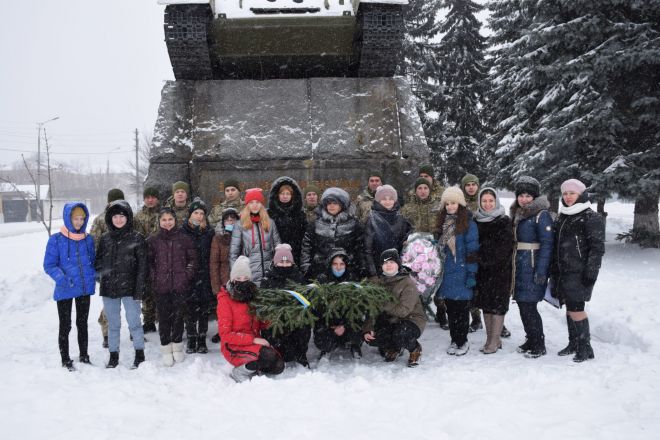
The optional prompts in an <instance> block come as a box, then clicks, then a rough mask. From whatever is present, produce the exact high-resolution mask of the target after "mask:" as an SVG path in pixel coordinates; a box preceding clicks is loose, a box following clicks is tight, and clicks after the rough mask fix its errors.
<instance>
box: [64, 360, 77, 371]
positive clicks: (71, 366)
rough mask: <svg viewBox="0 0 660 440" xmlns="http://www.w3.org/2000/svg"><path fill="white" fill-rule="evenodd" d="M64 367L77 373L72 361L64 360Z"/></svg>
mask: <svg viewBox="0 0 660 440" xmlns="http://www.w3.org/2000/svg"><path fill="white" fill-rule="evenodd" d="M62 366H63V367H64V368H66V369H67V370H69V371H76V367H74V366H73V361H72V360H71V359H62Z"/></svg>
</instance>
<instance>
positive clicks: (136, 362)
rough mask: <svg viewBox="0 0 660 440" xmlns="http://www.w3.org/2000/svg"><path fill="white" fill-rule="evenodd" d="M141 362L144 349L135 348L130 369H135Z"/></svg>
mask: <svg viewBox="0 0 660 440" xmlns="http://www.w3.org/2000/svg"><path fill="white" fill-rule="evenodd" d="M142 362H144V350H135V360H134V361H133V365H132V366H131V370H135V369H136V368H137V367H139V366H140V364H141V363H142Z"/></svg>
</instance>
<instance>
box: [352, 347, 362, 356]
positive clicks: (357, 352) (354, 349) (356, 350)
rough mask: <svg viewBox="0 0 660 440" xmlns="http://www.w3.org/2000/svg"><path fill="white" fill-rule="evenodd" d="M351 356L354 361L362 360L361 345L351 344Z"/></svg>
mask: <svg viewBox="0 0 660 440" xmlns="http://www.w3.org/2000/svg"><path fill="white" fill-rule="evenodd" d="M351 356H352V357H353V359H362V348H361V347H360V345H359V344H351Z"/></svg>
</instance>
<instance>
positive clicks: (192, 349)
mask: <svg viewBox="0 0 660 440" xmlns="http://www.w3.org/2000/svg"><path fill="white" fill-rule="evenodd" d="M186 353H188V354H192V353H197V335H188V346H187V347H186Z"/></svg>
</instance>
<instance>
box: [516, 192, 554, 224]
mask: <svg viewBox="0 0 660 440" xmlns="http://www.w3.org/2000/svg"><path fill="white" fill-rule="evenodd" d="M548 208H550V202H548V198H547V197H546V196H540V197H537V198H535V199H534V200H532V202H531V203H530V204H529V205H525V206H520V205H518V201H515V202H513V205H511V217H513V226H514V228H515V227H517V226H518V223H520V222H521V221H522V220H524V219H526V218H529V217H532V216H535V215H536V214H538V213H539V212H541V211H543V210H547V209H548Z"/></svg>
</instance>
